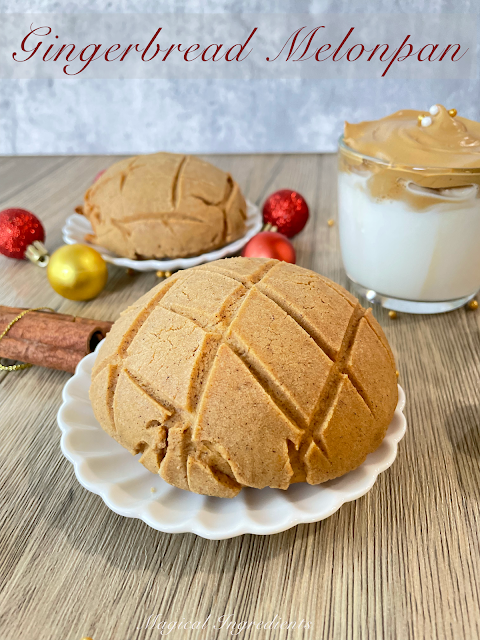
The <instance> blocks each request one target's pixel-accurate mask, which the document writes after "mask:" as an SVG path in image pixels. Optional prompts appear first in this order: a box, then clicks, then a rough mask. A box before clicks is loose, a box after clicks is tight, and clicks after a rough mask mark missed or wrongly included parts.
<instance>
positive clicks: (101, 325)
mask: <svg viewBox="0 0 480 640" xmlns="http://www.w3.org/2000/svg"><path fill="white" fill-rule="evenodd" d="M22 311H24V309H18V308H14V307H4V306H0V333H1V332H2V331H3V330H4V329H5V328H6V326H7V325H8V324H9V323H10V322H11V321H12V320H13V319H14V318H16V317H17V316H18V315H19V314H20V313H21V312H22ZM111 326H112V323H111V322H105V321H102V320H91V319H89V318H78V317H76V316H70V315H65V314H62V313H51V312H49V311H32V312H31V313H27V314H26V315H25V316H23V318H21V319H20V320H19V321H18V322H16V323H15V324H14V325H13V326H12V327H11V328H10V330H9V331H8V333H7V335H6V336H4V337H3V338H2V339H1V340H0V357H1V358H9V359H11V360H19V361H20V362H29V363H30V364H34V365H38V366H42V367H49V368H51V369H59V370H61V371H68V372H69V373H73V372H74V371H75V367H76V366H77V364H78V363H79V362H80V360H81V359H82V358H83V357H84V356H85V355H87V353H91V352H92V351H93V350H94V349H95V347H96V346H97V344H98V343H99V342H100V340H102V339H103V338H104V337H105V335H106V334H107V333H108V331H109V330H110V327H111Z"/></svg>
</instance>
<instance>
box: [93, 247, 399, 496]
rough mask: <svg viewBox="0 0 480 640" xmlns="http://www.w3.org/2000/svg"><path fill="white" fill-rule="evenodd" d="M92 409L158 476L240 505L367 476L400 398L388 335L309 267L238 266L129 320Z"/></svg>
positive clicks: (107, 349)
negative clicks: (363, 470)
mask: <svg viewBox="0 0 480 640" xmlns="http://www.w3.org/2000/svg"><path fill="white" fill-rule="evenodd" d="M90 397H91V401H92V406H93V409H94V412H95V416H96V418H97V420H98V421H99V422H100V424H101V426H102V427H103V429H104V430H105V431H106V432H107V433H109V434H110V435H111V436H112V437H113V438H115V439H116V440H117V441H118V442H119V443H120V444H121V445H123V446H124V447H125V448H127V449H128V450H129V451H130V452H131V453H132V454H137V453H139V452H141V453H142V456H141V458H140V461H141V462H142V463H143V464H144V465H145V467H147V469H149V470H150V471H152V472H153V473H159V474H160V476H161V477H162V478H163V479H164V480H166V481H167V482H169V483H170V484H172V485H175V486H176V487H180V488H181V489H187V490H190V491H193V492H195V493H200V494H205V495H210V496H220V497H233V496H235V495H236V494H237V493H238V492H239V491H240V490H241V488H242V487H244V486H249V487H257V488H262V487H267V486H269V487H276V488H280V489H286V488H287V487H288V486H289V485H290V484H292V483H294V482H304V481H306V482H308V483H310V484H318V483H321V482H325V481H326V480H329V479H332V478H335V477H338V476H340V475H343V474H345V473H347V472H348V471H351V470H352V469H355V468H356V467H358V466H359V465H360V464H361V463H362V462H363V461H364V459H365V457H366V456H367V454H369V453H371V452H372V451H374V450H375V449H376V448H377V447H378V446H379V445H380V443H381V441H382V439H383V438H384V436H385V432H386V429H387V427H388V425H389V423H390V421H391V420H392V417H393V414H394V411H395V407H396V404H397V397H398V396H397V379H396V370H395V362H394V358H393V354H392V352H391V350H390V347H389V345H388V342H387V340H386V338H385V335H384V333H383V331H382V329H381V327H380V325H379V324H378V322H377V321H376V320H375V318H374V317H373V315H372V313H371V311H370V310H365V309H363V308H362V307H361V306H360V304H359V303H358V301H357V299H356V298H354V297H353V296H352V295H351V294H350V293H348V292H347V291H346V290H345V289H343V288H342V287H341V286H339V285H338V284H336V283H334V282H331V281H330V280H327V279H326V278H324V277H322V276H320V275H318V274H317V273H314V272H313V271H309V270H307V269H303V268H302V267H298V266H296V265H292V264H287V263H284V262H278V261H276V260H267V259H262V258H231V259H226V260H219V261H217V262H212V263H210V264H207V265H202V266H200V267H195V268H193V269H189V270H186V271H182V272H178V273H176V274H174V275H173V276H172V277H170V278H168V279H167V280H165V281H163V282H161V283H160V284H159V285H157V286H156V287H155V288H153V289H152V290H151V291H149V292H148V293H146V294H145V295H144V296H143V297H142V298H140V299H139V300H138V301H137V302H136V303H135V304H134V305H133V306H131V307H129V308H128V309H126V310H125V311H124V312H123V314H122V315H121V317H120V318H119V320H117V322H116V323H115V324H114V325H113V328H112V330H111V331H110V333H109V334H108V335H107V338H106V340H105V342H104V343H103V345H102V347H101V349H100V351H99V353H98V357H97V360H96V363H95V367H94V369H93V373H92V385H91V388H90Z"/></svg>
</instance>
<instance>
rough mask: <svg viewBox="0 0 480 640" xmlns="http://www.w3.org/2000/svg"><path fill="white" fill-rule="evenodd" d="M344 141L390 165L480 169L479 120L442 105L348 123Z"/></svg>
mask: <svg viewBox="0 0 480 640" xmlns="http://www.w3.org/2000/svg"><path fill="white" fill-rule="evenodd" d="M344 141H345V144H346V145H347V146H348V147H350V148H351V149H353V150H355V151H357V152H359V153H361V154H363V155H367V156H370V157H373V158H377V159H379V160H382V161H384V162H387V163H389V164H402V165H408V166H410V167H419V168H420V167H421V168H446V169H468V168H479V169H480V123H478V122H475V121H473V120H467V119H466V118H462V117H459V116H454V117H452V116H451V115H450V114H449V113H448V111H447V110H446V109H445V107H443V106H442V105H434V106H433V107H432V108H431V109H430V110H427V111H415V110H413V109H405V110H402V111H397V112H396V113H392V114H391V115H389V116H387V117H385V118H381V119H380V120H373V121H368V122H360V123H359V124H350V123H348V122H346V123H345V131H344Z"/></svg>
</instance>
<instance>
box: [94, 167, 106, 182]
mask: <svg viewBox="0 0 480 640" xmlns="http://www.w3.org/2000/svg"><path fill="white" fill-rule="evenodd" d="M105 171H106V169H102V170H101V171H99V172H98V173H97V175H96V176H95V178H94V179H93V181H94V182H96V181H97V180H100V178H101V177H102V176H103V174H104V173H105Z"/></svg>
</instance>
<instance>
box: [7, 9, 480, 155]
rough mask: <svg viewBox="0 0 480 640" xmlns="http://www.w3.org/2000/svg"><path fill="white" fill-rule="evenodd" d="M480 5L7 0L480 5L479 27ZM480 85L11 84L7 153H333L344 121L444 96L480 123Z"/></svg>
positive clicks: (354, 82)
mask: <svg viewBox="0 0 480 640" xmlns="http://www.w3.org/2000/svg"><path fill="white" fill-rule="evenodd" d="M479 9H480V3H479V2H478V0H405V1H401V2H399V1H397V0H394V1H391V0H376V1H373V0H372V1H370V2H369V3H366V2H365V1H364V0H363V1H362V2H360V1H355V0H353V1H352V0H331V1H328V0H324V1H321V0H311V1H307V0H303V1H302V0H300V1H294V0H286V1H284V2H275V1H274V0H263V1H262V0H238V1H237V2H235V3H234V2H227V1H225V0H206V1H202V0H183V1H181V2H175V1H174V0H170V1H164V2H155V1H154V0H120V1H119V2H102V0H88V1H87V2H77V3H74V2H60V1H57V2H52V1H49V0H31V1H27V0H16V2H15V3H11V2H10V1H8V0H0V12H9V11H15V12H80V11H88V12H90V11H92V12H93V11H113V12H144V13H148V12H209V13H213V12H224V11H228V12H237V13H239V12H250V13H255V12H257V13H262V12H263V13H268V12H295V13H299V12H302V11H307V12H308V11H310V12H312V13H321V12H332V13H338V12H345V13H347V12H348V13H355V12H358V13H370V14H372V25H373V26H374V24H375V19H376V18H375V13H380V12H384V13H394V12H399V13H402V12H404V13H418V14H419V20H422V19H428V15H426V16H422V12H425V13H426V14H428V13H435V12H442V13H449V12H450V13H454V12H456V13H474V14H476V15H477V23H478V14H479ZM477 51H478V46H477ZM477 58H478V53H477ZM477 67H478V65H477ZM479 89H480V81H479V79H478V71H477V78H476V79H475V80H395V79H389V78H378V79H374V80H342V79H335V80H317V81H311V80H255V81H251V80H248V81H242V80H88V79H80V78H78V79H65V80H45V79H42V80H40V79H34V80H1V81H0V153H2V154H64V153H65V154H89V153H136V152H150V151H157V150H160V149H164V150H169V151H185V152H190V153H208V152H215V153H242V152H244V153H249V152H315V151H333V150H334V149H335V147H336V140H337V137H338V135H339V133H340V132H341V129H342V124H343V121H344V120H345V119H348V120H350V121H358V120H364V119H372V118H377V117H381V116H382V115H385V114H387V113H389V112H392V111H395V110H397V109H400V108H407V107H410V108H419V109H425V108H428V107H429V106H430V105H431V104H434V103H436V102H440V103H442V104H445V106H447V108H450V107H455V108H456V109H457V110H458V111H459V113H460V114H462V115H465V116H467V117H470V118H474V119H480V102H479V97H480V96H479Z"/></svg>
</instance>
